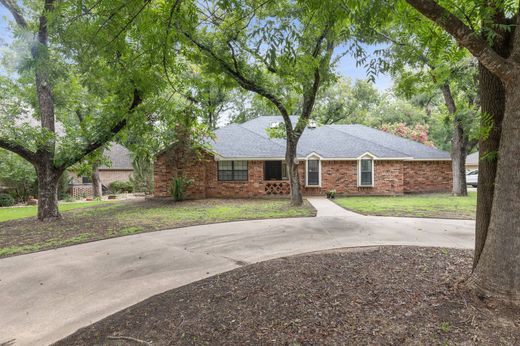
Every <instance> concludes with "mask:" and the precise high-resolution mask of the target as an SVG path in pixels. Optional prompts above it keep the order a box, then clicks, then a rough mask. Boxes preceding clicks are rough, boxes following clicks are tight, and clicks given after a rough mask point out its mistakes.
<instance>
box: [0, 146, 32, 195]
mask: <svg viewBox="0 0 520 346" xmlns="http://www.w3.org/2000/svg"><path fill="white" fill-rule="evenodd" d="M0 185H3V186H5V187H7V191H9V193H10V194H11V196H12V197H13V198H14V199H15V200H16V201H18V202H21V201H25V200H27V198H28V197H29V196H31V195H36V194H37V193H38V190H37V188H36V185H37V184H36V171H35V170H34V167H33V166H32V165H31V164H30V163H29V162H27V161H25V160H24V159H22V158H21V157H20V156H18V155H16V154H14V153H11V152H9V151H7V150H2V149H0Z"/></svg>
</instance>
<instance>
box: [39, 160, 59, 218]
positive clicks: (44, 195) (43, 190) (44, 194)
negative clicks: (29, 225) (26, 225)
mask: <svg viewBox="0 0 520 346" xmlns="http://www.w3.org/2000/svg"><path fill="white" fill-rule="evenodd" d="M36 174H37V176H38V220H40V221H52V220H56V219H59V218H61V215H60V212H59V211H58V181H59V178H60V176H61V172H56V170H55V169H53V167H51V166H50V165H49V164H48V163H47V162H43V163H42V164H40V165H39V166H36Z"/></svg>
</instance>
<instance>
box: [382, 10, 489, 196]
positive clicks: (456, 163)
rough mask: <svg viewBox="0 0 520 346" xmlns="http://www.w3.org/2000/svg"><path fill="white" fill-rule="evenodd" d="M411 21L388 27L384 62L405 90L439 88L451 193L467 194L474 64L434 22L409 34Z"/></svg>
mask: <svg viewBox="0 0 520 346" xmlns="http://www.w3.org/2000/svg"><path fill="white" fill-rule="evenodd" d="M417 15H418V14H417ZM413 22H414V21H400V20H399V21H398V23H396V24H395V25H393V26H392V27H391V29H390V30H389V31H388V32H387V33H386V35H385V37H387V38H390V39H391V41H392V46H391V49H389V50H388V53H387V54H386V56H387V57H388V58H389V60H390V63H389V64H388V65H387V66H388V69H389V70H390V72H391V73H392V74H393V75H394V76H395V77H397V79H398V83H397V85H398V86H399V87H400V88H401V89H402V90H404V93H405V94H407V95H409V96H410V95H412V94H414V93H417V91H419V92H427V90H430V92H431V90H432V89H433V90H434V89H437V90H439V91H440V92H441V94H442V96H443V99H444V104H445V108H446V110H447V112H448V114H449V116H450V118H451V121H452V136H451V146H450V148H451V159H452V173H453V174H452V176H453V188H452V193H453V195H455V196H467V195H468V192H467V187H466V156H467V154H468V152H470V151H471V150H472V149H473V148H474V147H475V145H476V142H475V141H474V140H473V139H472V138H470V136H471V135H472V134H474V133H472V130H473V129H474V125H475V124H476V123H477V122H476V121H475V119H477V118H478V113H479V111H480V109H479V107H480V103H479V99H478V90H477V89H478V85H477V68H476V64H475V63H474V62H473V60H472V59H470V58H468V57H467V55H468V53H467V51H466V50H465V49H461V48H460V47H459V46H458V45H457V44H456V42H455V40H453V39H452V38H451V37H450V36H449V35H448V34H447V33H445V32H442V31H440V30H438V29H437V28H435V26H434V25H433V24H430V23H425V24H423V26H424V27H423V28H421V30H415V31H414V34H413V35H410V34H409V33H410V32H411V31H412V30H414V29H415V27H414V24H413Z"/></svg>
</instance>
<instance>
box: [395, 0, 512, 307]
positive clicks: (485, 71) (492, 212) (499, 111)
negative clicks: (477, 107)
mask: <svg viewBox="0 0 520 346" xmlns="http://www.w3.org/2000/svg"><path fill="white" fill-rule="evenodd" d="M405 2H406V3H407V4H408V5H410V6H411V7H413V8H414V9H415V10H417V11H418V12H420V13H421V14H423V15H424V16H425V17H426V18H427V19H428V20H430V21H432V22H433V23H435V24H436V25H437V26H438V27H439V28H442V29H443V30H445V31H446V32H447V33H449V34H450V35H452V36H453V38H454V39H455V40H456V41H457V42H458V43H459V44H460V45H461V46H463V47H465V48H466V49H467V50H468V51H469V52H470V53H471V54H472V55H473V56H474V57H475V58H477V59H478V61H479V69H480V74H479V83H480V94H481V95H480V96H481V106H482V112H483V113H484V115H485V116H483V117H482V118H483V119H484V120H483V121H484V123H483V124H482V125H483V126H484V127H486V126H489V123H490V122H492V129H491V130H490V131H489V135H488V136H486V137H485V138H484V139H482V140H481V141H480V143H479V148H480V156H481V158H483V159H482V160H481V162H480V163H479V196H478V200H477V227H476V244H475V261H474V271H473V274H472V276H471V280H470V281H471V284H472V285H473V286H474V287H475V289H477V290H478V291H481V292H482V294H489V295H493V296H496V297H501V298H504V299H507V300H510V301H515V302H520V280H519V278H520V266H519V265H518V263H519V258H518V256H519V255H518V254H520V226H519V225H520V214H519V213H518V210H519V208H520V175H518V174H517V171H518V168H519V167H518V160H517V159H516V158H517V157H518V155H519V154H520V131H519V128H520V93H518V91H517V90H516V89H517V86H518V84H519V82H520V30H518V29H517V28H518V24H520V15H519V13H518V12H519V5H518V3H517V2H513V1H482V2H471V3H470V2H464V1H455V2H451V1H450V2H448V1H440V0H439V1H434V0H406V1H405ZM401 4H402V3H399V5H401ZM493 153H497V154H498V159H497V160H495V159H494V158H495V156H496V155H494V154H493ZM486 157H487V158H488V160H486V159H485V158H486Z"/></svg>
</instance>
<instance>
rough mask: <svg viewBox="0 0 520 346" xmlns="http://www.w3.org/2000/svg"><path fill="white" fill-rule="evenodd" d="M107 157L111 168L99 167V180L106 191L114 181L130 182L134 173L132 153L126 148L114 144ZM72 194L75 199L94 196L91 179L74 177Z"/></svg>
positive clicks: (106, 153)
mask: <svg viewBox="0 0 520 346" xmlns="http://www.w3.org/2000/svg"><path fill="white" fill-rule="evenodd" d="M105 156H106V157H107V158H108V159H109V160H110V162H111V164H110V166H100V167H99V169H98V170H99V179H100V180H101V184H102V185H103V189H104V190H106V189H107V188H108V186H109V185H110V183H112V182H114V181H128V180H130V177H131V176H132V173H133V172H134V169H133V166H132V158H131V157H130V152H129V151H128V149H126V148H125V147H124V146H122V145H120V144H117V143H113V144H112V145H111V146H110V149H108V150H106V151H105ZM70 194H71V195H72V196H73V197H90V196H92V195H93V190H92V183H91V178H90V177H79V176H74V177H73V179H72V182H71V186H70Z"/></svg>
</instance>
